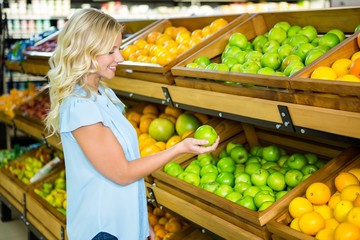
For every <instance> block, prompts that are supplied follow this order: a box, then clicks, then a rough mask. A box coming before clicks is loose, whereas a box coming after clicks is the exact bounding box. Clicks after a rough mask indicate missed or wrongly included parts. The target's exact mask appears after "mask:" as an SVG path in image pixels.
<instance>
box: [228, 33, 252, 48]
mask: <svg viewBox="0 0 360 240" xmlns="http://www.w3.org/2000/svg"><path fill="white" fill-rule="evenodd" d="M247 43H248V40H247V38H246V36H245V35H244V34H242V33H240V32H237V33H233V34H232V35H231V36H230V38H229V44H230V45H231V46H237V47H239V48H240V49H242V50H244V49H245V48H246V46H247Z"/></svg>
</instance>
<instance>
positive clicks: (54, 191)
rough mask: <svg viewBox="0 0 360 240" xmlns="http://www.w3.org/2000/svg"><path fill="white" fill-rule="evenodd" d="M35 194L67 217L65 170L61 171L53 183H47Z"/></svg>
mask: <svg viewBox="0 0 360 240" xmlns="http://www.w3.org/2000/svg"><path fill="white" fill-rule="evenodd" d="M34 192H35V193H36V194H38V195H39V196H40V197H42V198H43V199H45V200H46V201H47V202H48V203H49V204H50V205H51V206H53V207H54V208H56V209H57V210H58V211H59V212H61V213H62V214H64V215H66V177H65V170H61V172H60V174H59V175H58V177H57V178H56V179H55V180H53V181H45V182H43V183H42V184H41V186H40V187H39V188H34Z"/></svg>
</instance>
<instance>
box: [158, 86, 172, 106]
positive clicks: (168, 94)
mask: <svg viewBox="0 0 360 240" xmlns="http://www.w3.org/2000/svg"><path fill="white" fill-rule="evenodd" d="M161 89H162V91H163V93H164V96H165V99H166V100H165V102H166V103H167V104H168V105H170V106H172V107H173V106H174V103H173V101H172V99H171V96H170V93H169V90H168V89H167V87H161Z"/></svg>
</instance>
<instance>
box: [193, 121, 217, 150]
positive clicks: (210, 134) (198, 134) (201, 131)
mask: <svg viewBox="0 0 360 240" xmlns="http://www.w3.org/2000/svg"><path fill="white" fill-rule="evenodd" d="M218 137H219V135H218V134H217V132H216V130H215V129H214V128H213V127H212V126H210V125H207V124H204V125H201V126H200V127H198V128H197V129H196V130H195V133H194V138H195V139H201V140H207V141H208V143H207V144H205V145H204V146H211V145H213V144H214V143H215V141H216V139H217V138H218Z"/></svg>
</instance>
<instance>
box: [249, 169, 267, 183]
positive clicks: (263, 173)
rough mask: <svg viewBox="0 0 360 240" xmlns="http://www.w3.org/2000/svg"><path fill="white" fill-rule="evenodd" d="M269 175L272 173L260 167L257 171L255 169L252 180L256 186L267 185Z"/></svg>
mask: <svg viewBox="0 0 360 240" xmlns="http://www.w3.org/2000/svg"><path fill="white" fill-rule="evenodd" d="M269 176H270V173H269V171H268V170H266V169H263V168H260V169H258V170H257V171H255V172H254V173H253V174H251V182H252V184H253V185H255V186H261V185H265V184H266V181H267V178H268V177H269Z"/></svg>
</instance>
